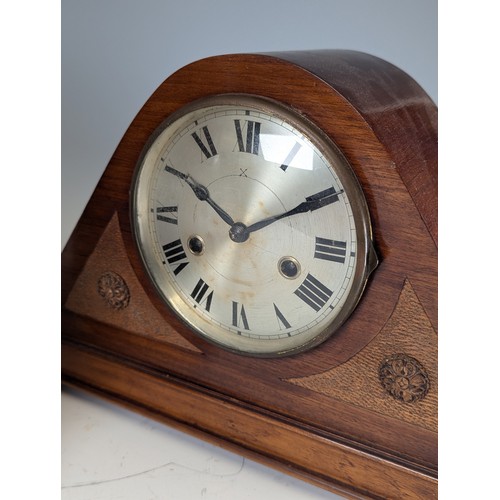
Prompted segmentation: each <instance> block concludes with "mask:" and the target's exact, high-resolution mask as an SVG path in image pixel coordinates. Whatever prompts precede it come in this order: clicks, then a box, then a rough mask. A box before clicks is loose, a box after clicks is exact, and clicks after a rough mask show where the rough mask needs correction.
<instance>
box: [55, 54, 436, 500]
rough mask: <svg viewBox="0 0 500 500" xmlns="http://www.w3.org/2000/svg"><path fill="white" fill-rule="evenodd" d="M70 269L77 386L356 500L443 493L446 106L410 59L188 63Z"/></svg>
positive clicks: (111, 177)
mask: <svg viewBox="0 0 500 500" xmlns="http://www.w3.org/2000/svg"><path fill="white" fill-rule="evenodd" d="M62 277H63V283H62V308H63V311H62V342H63V347H62V371H63V381H64V382H65V383H68V384H73V385H76V386H78V387H81V388H84V389H87V390H90V391H93V392H95V393H97V394H99V395H101V396H103V397H106V398H110V399H112V400H114V401H116V402H118V403H121V404H123V405H125V406H127V407H129V408H132V409H135V410H137V411H139V412H141V413H143V414H146V415H148V416H151V417H153V418H156V419H159V420H161V421H164V422H166V423H167V424H169V425H173V426H175V427H177V428H180V429H182V430H185V431H186V432H190V433H192V434H195V435H197V436H200V437H202V438H205V439H208V440H210V441H212V442H215V443H217V444H220V445H222V446H225V447H227V448H229V449H232V450H235V451H237V452H239V453H242V454H244V455H246V456H249V457H251V458H254V459H256V460H260V461H263V462H264V463H267V464H269V465H271V466H274V467H277V468H279V469H281V470H284V471H286V472H289V473H291V474H294V475H296V476H299V477H301V478H303V479H305V480H308V481H311V482H313V483H315V484H317V485H320V486H322V487H324V488H327V489H330V490H332V491H336V492H340V493H342V494H345V495H348V496H352V497H356V498H358V497H367V498H380V497H384V498H434V497H435V496H437V110H436V107H435V105H434V104H433V102H432V101H431V100H430V98H429V97H428V96H427V95H426V94H425V93H424V92H423V90H422V89H421V88H420V87H419V86H418V85H417V84H416V83H415V82H414V81H413V80H412V79H411V78H410V77H409V76H408V75H406V74H405V73H404V72H402V71H401V70H400V69H398V68H396V67H394V66H393V65H391V64H389V63H387V62H385V61H383V60H381V59H378V58H376V57H373V56H370V55H368V54H364V53H359V52H353V51H341V50H325V51H304V52H282V53H269V54H236V55H224V56H217V57H211V58H207V59H203V60H201V61H197V62H195V63H192V64H190V65H188V66H186V67H184V68H182V69H180V70H179V71H177V72H176V73H174V74H173V75H172V76H170V77H169V78H167V80H165V82H163V83H162V84H161V85H160V87H159V88H158V89H157V90H156V91H155V92H154V94H153V95H152V96H151V97H150V98H149V99H148V101H147V102H146V103H145V105H144V106H143V108H142V109H141V110H140V111H139V113H138V114H137V116H136V117H135V119H134V120H133V122H132V123H131V125H130V127H129V128H128V130H127V131H126V133H125V135H124V137H123V139H122V140H121V142H120V144H119V145H118V147H117V149H116V151H115V153H114V155H113V157H112V158H111V161H110V162H109V165H108V166H107V168H106V170H105V172H104V174H103V176H102V178H101V180H100V181H99V184H98V186H97V187H96V189H95V192H94V193H93V195H92V197H91V199H90V201H89V203H88V205H87V207H86V209H85V211H84V213H83V215H82V217H81V219H80V221H79V222H78V224H77V226H76V228H75V230H74V232H73V234H72V236H71V238H70V240H69V242H68V244H67V246H66V248H65V250H64V252H63V256H62ZM132 380H133V383H131V381H132Z"/></svg>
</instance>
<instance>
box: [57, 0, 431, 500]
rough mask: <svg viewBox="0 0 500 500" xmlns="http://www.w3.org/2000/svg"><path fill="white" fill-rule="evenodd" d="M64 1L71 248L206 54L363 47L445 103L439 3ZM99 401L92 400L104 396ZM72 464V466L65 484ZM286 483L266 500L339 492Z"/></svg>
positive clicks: (65, 212) (66, 418) (64, 162)
mask: <svg viewBox="0 0 500 500" xmlns="http://www.w3.org/2000/svg"><path fill="white" fill-rule="evenodd" d="M61 7H62V11H61V14H62V19H61V20H62V53H61V57H62V66H61V70H62V72H61V77H62V80H61V85H62V101H61V105H62V114H61V126H62V135H61V182H62V184H61V188H62V202H61V203H62V205H61V209H62V215H61V216H62V219H61V222H62V224H61V244H62V246H63V247H64V245H65V243H66V241H67V239H68V238H69V236H70V234H71V231H72V230H73V227H74V226H75V224H76V222H77V220H78V218H79V216H80V214H81V212H82V210H83V209H84V207H85V204H86V203H87V201H88V199H89V197H90V195H91V193H92V191H93V189H94V187H95V185H96V184H97V182H98V180H99V178H100V176H101V174H102V173H103V171H104V169H105V167H106V165H107V163H108V161H109V159H110V157H111V155H112V154H113V152H114V150H115V148H116V146H117V144H118V142H119V140H120V139H121V137H122V136H123V134H124V133H125V131H126V129H127V127H128V125H129V124H130V122H131V121H132V119H133V118H134V116H135V115H136V114H137V112H138V111H139V109H140V108H141V107H142V105H143V104H144V102H145V101H146V100H147V99H148V97H149V96H150V95H151V94H152V92H153V91H154V90H155V89H156V88H157V87H158V85H160V84H161V82H162V81H163V80H164V79H165V78H167V77H168V76H169V75H170V74H171V73H173V72H174V71H176V70H177V69H179V68H180V67H182V66H184V65H186V64H188V63H190V62H193V61H195V60H197V59H200V58H203V57H206V56H211V55H216V54H224V53H236V52H268V51H278V50H300V49H321V48H343V49H354V50H360V51H365V52H368V53H371V54H374V55H376V56H379V57H382V58H384V59H386V60H388V61H390V62H391V63H393V64H395V65H397V66H399V67H400V68H402V69H403V70H404V71H406V72H407V73H408V74H410V75H411V76H412V77H413V78H414V79H415V80H416V81H417V82H418V83H420V85H421V86H422V87H423V88H424V89H425V90H426V91H427V93H428V94H429V95H430V96H431V97H432V98H433V99H434V101H436V102H437V10H438V9H437V0H419V1H413V0H378V1H375V0H342V1H340V0H274V1H271V0H267V1H265V0H254V1H238V0H232V1H229V0H213V1H211V2H208V1H202V0H180V1H179V0H142V1H137V0H85V1H81V0H62V2H61ZM91 402H92V405H93V404H94V400H91ZM63 403H64V404H66V405H68V404H70V403H72V404H73V405H75V406H74V408H75V411H76V412H80V413H81V412H82V411H89V412H90V413H89V415H88V418H98V417H97V416H96V415H98V416H99V418H100V419H102V420H101V421H100V422H101V424H102V425H105V424H104V422H106V423H107V425H109V426H110V427H112V426H113V425H116V424H115V420H114V419H115V418H119V419H122V418H125V419H127V420H128V423H127V426H129V427H127V428H130V429H131V430H130V436H124V435H120V437H119V439H120V444H121V445H122V446H129V447H130V449H131V454H134V453H135V454H137V449H138V446H139V445H138V444H137V443H140V442H142V441H143V440H144V439H146V438H145V437H144V435H141V434H137V433H140V432H141V431H140V429H139V430H134V429H136V427H137V423H138V422H139V424H141V425H142V420H140V419H139V418H138V417H135V419H134V417H129V416H127V415H124V414H123V413H121V412H120V411H119V410H118V409H115V408H114V407H112V406H110V407H109V412H110V413H109V415H107V416H106V415H105V414H102V413H100V412H104V411H105V410H106V409H108V407H107V406H103V405H101V404H100V403H99V402H97V401H96V402H95V410H92V407H90V409H89V407H88V406H85V405H87V404H88V400H86V399H78V398H73V399H70V398H69V397H68V394H64V393H63ZM82 405H83V406H82ZM92 412H94V413H92ZM113 412H114V413H113ZM120 422H121V420H120ZM62 424H63V429H65V428H68V427H70V428H73V427H72V426H73V425H74V422H73V421H72V420H71V413H70V412H69V411H68V410H66V411H63V413H62ZM147 425H148V428H149V426H150V427H151V429H154V431H155V432H160V431H161V432H162V433H163V432H165V434H168V436H165V439H168V441H167V444H165V446H172V444H168V443H171V442H172V439H179V440H181V439H182V440H183V441H182V446H188V445H191V442H190V441H189V438H188V437H180V436H178V435H177V434H175V433H174V434H170V432H169V431H167V430H166V429H163V427H161V426H159V427H153V426H154V424H147ZM81 433H83V431H82V430H77V431H75V432H71V433H69V432H66V433H65V434H64V436H63V437H64V439H63V445H67V446H68V447H69V449H70V450H71V452H72V453H77V452H78V450H79V449H80V448H81V439H83V438H82V434H81ZM172 436H173V437H172ZM146 437H147V435H146ZM85 438H86V439H88V436H87V435H86V434H85ZM128 438H130V439H132V441H131V442H128ZM68 443H74V444H68ZM101 444H102V443H101ZM192 446H193V450H196V451H192V452H191V451H190V452H189V453H193V454H194V453H196V454H202V453H203V447H201V448H199V447H197V446H198V445H196V444H194V443H193V444H192ZM190 449H191V448H190ZM92 450H94V451H92ZM200 450H201V451H200ZM85 452H86V453H87V452H88V453H90V455H89V456H88V460H89V463H90V464H91V463H93V462H95V460H96V458H98V457H99V455H100V454H101V453H103V451H102V448H100V447H99V444H96V445H95V447H94V448H89V449H88V450H87V449H85ZM92 453H94V455H92ZM215 453H217V452H216V451H210V454H215ZM214 456H215V455H214ZM107 457H108V455H106V458H105V460H113V459H115V457H114V456H113V455H112V454H111V455H110V458H109V459H108V458H107ZM224 457H225V458H224V460H230V458H226V455H224ZM227 457H229V456H227ZM221 460H222V458H221ZM231 460H232V459H231ZM235 460H236V461H237V459H235ZM236 463H237V462H236ZM66 465H68V464H66ZM252 467H253V468H252ZM255 467H257V468H258V466H251V465H250V464H247V466H246V468H245V470H246V471H248V472H247V473H248V474H250V475H249V476H248V477H249V478H250V479H248V481H255V480H254V479H253V478H254V474H255V475H257V474H258V475H259V477H260V478H261V479H259V482H260V485H261V486H257V484H256V485H255V488H256V490H255V491H264V490H265V488H267V487H268V485H274V486H275V487H276V488H277V487H278V486H280V484H281V485H283V484H285V481H289V480H288V479H286V480H285V479H282V478H281V476H274V475H273V474H274V473H272V472H269V474H270V475H266V474H267V472H266V471H265V470H264V469H265V468H262V469H258V470H257V469H256V468H255ZM65 470H66V469H64V461H63V482H64V480H65V477H66V476H67V474H65ZM261 470H262V472H261ZM182 477H183V479H182V481H184V483H182V484H181V485H180V486H179V487H182V485H183V484H186V483H185V481H193V479H192V478H191V479H190V478H186V477H184V476H182ZM66 479H67V477H66ZM221 481H223V480H222V479H221ZM242 481H244V479H242V478H238V480H236V479H235V481H234V483H230V484H229V483H227V482H224V481H223V482H222V483H221V486H220V488H221V491H222V490H224V494H223V493H220V494H219V495H217V498H221V499H222V498H228V499H229V498H231V499H233V498H243V496H241V495H242V494H243V492H242V490H241V488H242V486H241V485H242V484H246V483H243V482H242ZM150 485H151V482H149V483H148V486H150ZM138 487H140V486H138ZM144 487H146V486H144ZM170 487H172V484H171V485H170ZM213 488H215V486H213ZM259 488H260V489H259ZM286 488H287V489H286V490H284V489H276V490H273V491H267V490H266V491H267V493H268V495H264V496H262V493H261V494H260V496H259V497H260V498H264V497H265V498H278V495H279V493H280V492H281V493H283V492H286V494H287V497H288V498H293V499H295V498H297V499H299V498H300V499H302V498H318V499H319V498H321V499H323V498H325V499H326V498H337V497H336V496H335V495H330V494H328V493H326V492H322V491H319V490H317V489H315V488H312V487H309V486H308V485H305V484H302V483H293V482H286ZM291 492H293V494H292V493H291ZM129 493H130V494H129V496H127V497H126V498H137V494H136V492H135V490H131V491H130V492H129ZM85 494H86V490H85V489H84V488H80V489H78V488H76V489H69V490H65V495H66V496H65V498H68V499H69V498H71V499H72V500H74V499H76V498H78V499H80V498H81V499H83V498H86V497H85ZM107 494H108V498H111V497H110V496H109V493H107ZM249 494H250V493H249ZM72 495H73V496H72ZM78 495H79V496H78ZM238 495H239V497H238ZM123 498H125V497H123ZM178 498H179V499H180V498H186V499H187V498H191V497H189V496H179V497H178ZM245 498H246V497H245Z"/></svg>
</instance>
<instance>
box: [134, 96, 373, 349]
mask: <svg viewBox="0 0 500 500" xmlns="http://www.w3.org/2000/svg"><path fill="white" fill-rule="evenodd" d="M132 221H133V228H134V234H135V237H136V240H137V243H138V248H139V251H140V254H141V256H142V259H143V262H144V264H145V267H146V269H147V271H148V274H149V276H150V278H151V280H152V281H153V283H154V284H155V286H156V288H157V289H158V291H159V292H160V295H161V297H162V298H163V299H164V301H165V302H166V303H167V304H168V305H169V306H170V307H171V308H172V309H173V310H174V311H175V312H176V313H177V314H178V315H179V316H180V317H181V318H182V319H183V320H184V321H185V322H186V323H187V324H188V325H189V326H190V327H191V329H192V330H194V331H195V332H197V333H198V334H201V335H202V336H203V337H205V338H206V339H208V340H210V341H212V342H215V343H216V344H219V345H220V346H222V347H225V348H227V349H230V350H232V351H236V352H239V353H243V354H250V355H256V356H281V355H287V354H292V353H295V352H298V351H302V350H305V349H308V348H310V347H312V346H314V345H317V344H318V343H320V342H322V341H323V340H324V339H326V338H327V337H328V336H329V335H331V334H332V333H334V332H335V330H336V329H337V328H338V327H339V326H340V325H341V324H342V323H343V321H344V320H345V319H346V318H347V316H348V315H349V314H350V313H351V312H352V310H353V309H354V307H355V306H356V304H357V302H358V300H359V297H360V295H361V293H362V291H363V288H364V285H365V282H366V279H367V276H368V274H369V271H370V270H371V267H373V266H371V265H370V264H369V262H370V261H371V262H373V259H372V258H371V257H370V256H371V252H372V245H371V239H370V238H371V236H370V223H369V216H368V211H367V208H366V203H365V200H364V197H363V194H362V191H361V189H360V187H359V184H358V183H357V180H356V178H355V176H354V174H353V172H352V170H351V168H350V167H349V165H348V164H347V162H346V160H345V159H344V157H343V156H342V155H341V153H340V152H339V151H338V150H337V148H336V147H335V146H334V145H333V144H332V143H331V142H330V141H329V140H328V139H326V137H325V136H324V135H323V134H322V133H321V132H320V131H319V130H318V129H316V127H315V126H313V125H312V124H311V123H309V122H308V121H306V120H305V119H304V118H302V117H301V116H299V115H298V114H297V113H295V112H293V111H291V110H290V109H288V108H286V107H284V106H281V105H279V104H278V103H275V102H274V101H269V100H265V99H260V98H255V97H250V96H243V95H226V96H218V97H212V98H207V99H204V100H201V101H198V102H196V103H195V104H193V105H191V106H188V107H186V108H184V109H183V110H181V111H180V112H178V113H176V114H175V116H174V117H172V118H171V119H169V120H168V121H167V122H166V123H165V124H163V126H162V127H160V129H159V130H158V131H157V133H155V134H154V137H153V138H152V139H151V141H150V143H149V144H148V146H147V147H146V149H145V151H144V153H143V156H142V158H141V161H140V162H139V165H138V167H137V170H136V175H135V178H134V186H133V190H132Z"/></svg>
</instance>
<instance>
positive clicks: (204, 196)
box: [165, 165, 234, 226]
mask: <svg viewBox="0 0 500 500" xmlns="http://www.w3.org/2000/svg"><path fill="white" fill-rule="evenodd" d="M165 171H166V172H169V173H171V174H173V175H175V176H176V177H179V179H182V180H183V181H184V182H186V184H187V185H188V186H189V187H190V188H191V189H192V190H193V192H194V194H195V195H196V197H197V198H198V199H199V200H200V201H206V202H207V203H208V204H209V205H210V206H211V207H212V208H213V209H214V210H215V212H216V213H217V214H218V215H219V217H220V218H221V219H222V220H223V221H224V222H225V223H226V224H229V225H230V226H232V225H233V224H234V221H233V219H232V217H231V216H230V215H229V214H228V213H227V212H225V211H224V210H223V209H222V208H221V207H220V206H219V205H217V203H215V201H214V200H212V198H211V197H210V193H209V192H208V189H207V188H206V187H205V186H203V185H202V184H200V183H198V182H196V181H195V180H194V179H193V178H192V177H191V176H190V175H189V174H184V173H183V172H179V171H178V170H176V169H175V168H172V167H169V166H168V165H166V166H165Z"/></svg>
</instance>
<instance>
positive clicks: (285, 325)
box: [273, 304, 292, 330]
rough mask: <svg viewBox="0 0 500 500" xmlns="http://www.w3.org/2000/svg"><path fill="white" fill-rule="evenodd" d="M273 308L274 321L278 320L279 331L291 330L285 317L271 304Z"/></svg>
mask: <svg viewBox="0 0 500 500" xmlns="http://www.w3.org/2000/svg"><path fill="white" fill-rule="evenodd" d="M273 306H274V312H275V314H276V319H277V320H278V326H279V329H280V330H282V329H283V328H285V329H286V328H291V326H292V325H290V323H289V322H288V321H287V320H286V318H285V316H283V313H282V312H281V311H280V310H279V309H278V306H277V305H276V304H273Z"/></svg>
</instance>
